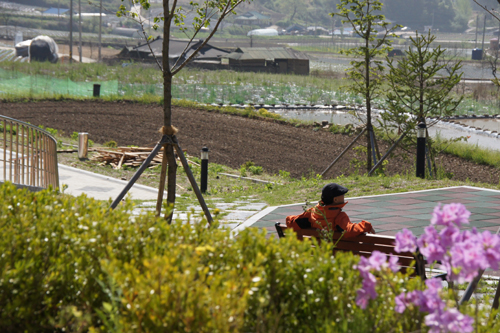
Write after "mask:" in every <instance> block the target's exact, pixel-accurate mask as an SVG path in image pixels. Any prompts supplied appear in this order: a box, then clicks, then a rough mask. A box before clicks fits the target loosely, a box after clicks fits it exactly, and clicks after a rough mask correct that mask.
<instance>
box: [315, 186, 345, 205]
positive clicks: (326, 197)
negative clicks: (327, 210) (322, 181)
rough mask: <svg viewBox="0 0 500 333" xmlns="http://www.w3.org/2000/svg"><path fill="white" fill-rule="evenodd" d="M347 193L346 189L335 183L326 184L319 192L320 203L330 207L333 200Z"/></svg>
mask: <svg viewBox="0 0 500 333" xmlns="http://www.w3.org/2000/svg"><path fill="white" fill-rule="evenodd" d="M348 191H349V190H348V189H347V188H346V187H344V186H341V185H339V184H336V183H330V184H326V185H325V186H324V187H323V190H321V201H323V203H324V204H325V205H331V204H332V203H333V198H335V197H338V196H341V195H344V194H346V193H347V192H348Z"/></svg>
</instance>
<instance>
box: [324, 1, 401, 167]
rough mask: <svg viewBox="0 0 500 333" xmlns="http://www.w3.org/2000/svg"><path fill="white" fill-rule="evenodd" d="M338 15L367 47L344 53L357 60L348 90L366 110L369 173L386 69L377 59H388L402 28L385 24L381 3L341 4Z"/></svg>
mask: <svg viewBox="0 0 500 333" xmlns="http://www.w3.org/2000/svg"><path fill="white" fill-rule="evenodd" d="M337 9H338V10H339V12H338V13H331V14H330V15H331V16H339V17H341V18H342V23H349V24H350V25H351V26H352V28H353V31H354V33H355V34H356V35H357V36H359V37H361V38H362V40H363V45H362V46H358V47H354V48H351V49H349V50H347V51H345V52H344V53H345V54H347V55H351V56H354V57H355V58H356V59H359V60H353V61H351V62H350V64H351V66H352V67H351V68H350V69H349V70H348V71H347V74H348V76H349V77H350V78H351V79H352V84H351V85H350V86H349V87H348V89H349V90H350V91H351V92H353V93H355V94H359V95H362V96H363V97H364V99H365V107H366V129H367V162H366V168H367V171H370V170H371V168H372V140H371V137H372V136H373V127H372V101H373V100H374V99H375V98H377V97H379V96H380V94H381V93H382V82H383V79H382V73H383V72H384V69H385V67H384V65H383V61H382V59H377V57H381V56H385V55H387V52H388V51H389V50H390V49H391V40H390V39H389V37H395V35H394V34H393V33H392V32H393V31H394V30H395V29H397V28H398V27H399V26H397V25H395V26H392V27H391V26H390V24H389V23H388V22H386V21H385V17H384V15H382V14H380V11H381V10H382V3H381V2H380V1H378V0H351V1H349V0H341V1H340V4H339V5H338V6H337Z"/></svg>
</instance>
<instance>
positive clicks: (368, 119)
mask: <svg viewBox="0 0 500 333" xmlns="http://www.w3.org/2000/svg"><path fill="white" fill-rule="evenodd" d="M369 10H370V7H369V4H368V9H367V12H369ZM370 34H371V22H368V27H367V29H366V31H365V47H366V51H365V75H366V76H365V78H366V79H365V89H366V93H365V99H366V129H367V130H368V131H367V132H366V155H367V156H366V172H370V170H371V169H372V145H371V141H372V140H371V136H370V134H371V131H372V130H373V129H372V103H371V95H370V62H371V59H370V55H369V54H368V52H369V51H368V50H369V46H370V44H369V43H370V41H369V38H370Z"/></svg>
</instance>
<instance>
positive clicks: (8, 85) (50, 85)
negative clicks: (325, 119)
mask: <svg viewBox="0 0 500 333" xmlns="http://www.w3.org/2000/svg"><path fill="white" fill-rule="evenodd" d="M94 84H100V85H101V96H122V97H141V96H144V95H153V96H163V84H162V83H156V84H138V83H120V82H118V81H117V80H113V81H101V82H98V81H95V82H94V81H92V82H74V81H71V80H70V79H59V78H55V77H52V76H50V75H30V74H25V73H21V72H18V71H12V70H4V69H0V96H1V95H14V96H36V95H45V96H58V95H64V96H75V97H92V94H93V85H94ZM172 96H173V97H174V98H177V99H187V100H192V101H196V102H199V103H233V104H240V103H255V104H259V103H263V104H281V103H288V104H333V103H337V102H338V101H344V102H346V101H349V100H350V99H353V98H352V97H351V96H350V95H347V94H342V93H340V92H338V91H326V90H321V89H317V88H315V87H299V86H295V85H290V86H283V85H265V86H257V85H252V84H221V85H218V84H201V83H187V84H174V85H173V86H172ZM352 102H357V101H356V100H352ZM359 102H361V100H360V101H359Z"/></svg>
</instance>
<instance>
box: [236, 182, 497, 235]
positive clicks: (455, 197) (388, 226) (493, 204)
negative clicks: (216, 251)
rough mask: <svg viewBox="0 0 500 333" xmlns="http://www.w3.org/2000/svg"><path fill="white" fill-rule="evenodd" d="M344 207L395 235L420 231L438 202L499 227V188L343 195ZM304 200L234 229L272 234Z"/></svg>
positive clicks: (482, 224)
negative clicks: (454, 205) (461, 207)
mask: <svg viewBox="0 0 500 333" xmlns="http://www.w3.org/2000/svg"><path fill="white" fill-rule="evenodd" d="M346 200H347V201H348V202H349V203H348V204H347V205H346V206H345V207H344V211H345V212H346V213H347V215H349V217H350V219H351V221H352V222H359V221H361V220H366V221H369V222H371V223H372V224H373V226H374V228H375V230H376V231H377V233H378V234H382V235H392V236H393V235H395V234H396V233H397V232H399V231H401V230H402V229H403V228H407V229H409V230H411V231H412V232H413V233H414V234H415V235H417V236H418V235H421V234H422V233H423V232H424V228H425V227H426V226H428V225H429V224H430V219H431V214H432V211H433V210H434V207H435V206H436V205H437V204H438V203H442V204H447V203H454V202H456V203H462V204H464V205H465V206H466V208H467V209H468V210H469V211H470V212H471V213H472V214H471V217H470V225H468V226H464V227H463V228H465V229H471V228H473V227H475V228H477V229H478V230H480V231H481V230H489V231H491V232H496V231H497V230H498V229H499V228H500V191H497V190H489V189H482V188H476V187H471V186H459V187H450V188H441V189H435V190H424V191H415V192H405V193H394V194H383V195H375V196H366V197H357V198H348V197H347V198H346ZM303 206H304V204H293V205H286V206H277V207H269V208H267V209H266V210H264V211H262V212H261V213H259V214H258V215H256V216H254V217H253V218H251V219H249V220H248V221H246V222H245V223H244V225H242V226H241V227H240V228H238V229H237V230H240V229H242V228H245V227H259V228H264V229H266V230H268V232H269V233H271V234H273V235H274V234H275V233H276V230H275V228H274V224H275V223H276V222H284V221H285V217H286V216H288V215H295V214H300V213H302V212H303V211H304V209H303Z"/></svg>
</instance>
